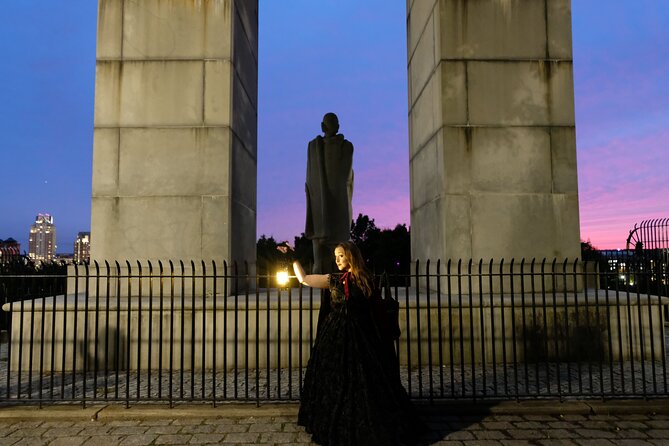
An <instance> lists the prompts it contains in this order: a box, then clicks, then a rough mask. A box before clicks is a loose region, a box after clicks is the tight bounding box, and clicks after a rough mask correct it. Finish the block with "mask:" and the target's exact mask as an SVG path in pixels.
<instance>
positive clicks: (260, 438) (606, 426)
mask: <svg viewBox="0 0 669 446" xmlns="http://www.w3.org/2000/svg"><path fill="white" fill-rule="evenodd" d="M636 404H637V405H636V406H635V410H633V411H630V410H622V411H613V412H612V413H611V411H610V410H608V409H604V410H599V411H597V412H601V413H600V414H597V413H593V412H592V411H587V410H562V409H568V408H569V407H570V406H569V405H566V406H564V407H562V406H561V403H555V402H545V403H543V404H540V405H538V406H537V405H533V406H529V407H525V409H522V408H521V410H520V411H519V410H505V409H504V407H501V408H499V407H498V408H497V409H496V410H492V411H490V412H492V413H484V412H486V411H485V410H484V411H483V412H481V413H473V412H471V411H466V410H465V411H464V412H465V413H470V414H468V415H464V414H463V415H457V414H455V413H454V412H457V411H458V410H457V406H454V405H451V406H450V407H441V408H425V407H423V408H421V411H422V412H423V416H424V419H425V420H426V422H427V424H428V426H429V428H430V431H429V433H428V434H427V435H426V436H425V438H423V439H422V441H421V443H420V444H433V445H480V446H487V445H490V446H498V445H501V446H507V445H508V446H516V445H518V446H522V445H540V446H553V445H576V446H588V445H592V446H604V445H609V446H610V445H654V446H660V445H669V402H666V401H665V402H662V401H659V402H658V401H655V402H653V403H652V404H651V403H649V404H650V405H649V406H645V404H646V403H644V402H641V403H640V404H639V403H636ZM270 406H271V405H270ZM509 407H513V406H509ZM571 407H572V408H573V406H571ZM643 407H647V408H648V410H649V412H648V413H645V414H644V413H640V412H644V411H643V410H639V408H643ZM274 408H275V409H276V410H272V409H270V411H267V410H262V408H260V409H257V411H256V409H255V408H253V407H251V408H246V409H243V410H241V411H239V410H227V409H225V408H218V409H217V408H212V407H201V408H199V409H198V408H194V409H191V410H188V411H186V412H184V411H182V410H180V409H178V408H177V409H166V410H165V409H164V408H160V409H157V410H155V411H153V412H151V411H150V410H149V411H148V412H147V411H146V410H139V411H134V409H133V408H131V409H123V408H122V407H120V406H116V407H111V410H110V411H108V413H107V412H106V409H102V410H98V409H81V408H75V407H72V406H70V407H61V408H60V409H63V410H58V411H55V409H59V408H53V407H52V408H46V409H42V410H33V411H28V412H27V411H26V410H25V409H21V408H16V407H3V408H0V432H2V433H3V436H2V437H1V438H0V445H12V446H15V445H50V446H56V445H66V446H77V445H104V446H114V445H205V444H226V445H227V444H236V445H246V444H263V445H278V444H282V445H286V444H313V443H311V442H310V437H309V435H308V434H306V433H305V432H304V430H303V428H301V427H300V426H298V425H297V424H296V412H297V405H294V404H289V405H274ZM658 408H659V412H652V410H657V409H658ZM217 411H218V412H217ZM551 412H555V414H551ZM558 412H564V413H562V414H560V413H558Z"/></svg>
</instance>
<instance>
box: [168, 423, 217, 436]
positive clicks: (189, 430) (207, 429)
mask: <svg viewBox="0 0 669 446" xmlns="http://www.w3.org/2000/svg"><path fill="white" fill-rule="evenodd" d="M175 427H181V431H179V433H181V434H211V433H212V432H214V431H215V430H216V426H214V425H212V424H198V425H192V426H191V425H189V426H175Z"/></svg>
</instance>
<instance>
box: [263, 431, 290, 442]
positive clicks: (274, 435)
mask: <svg viewBox="0 0 669 446" xmlns="http://www.w3.org/2000/svg"><path fill="white" fill-rule="evenodd" d="M260 442H261V443H269V444H293V443H295V434H294V433H292V432H262V433H261V434H260Z"/></svg>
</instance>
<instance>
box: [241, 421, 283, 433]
mask: <svg viewBox="0 0 669 446" xmlns="http://www.w3.org/2000/svg"><path fill="white" fill-rule="evenodd" d="M281 428H282V426H281V425H280V424H274V423H257V424H251V425H250V426H249V432H281Z"/></svg>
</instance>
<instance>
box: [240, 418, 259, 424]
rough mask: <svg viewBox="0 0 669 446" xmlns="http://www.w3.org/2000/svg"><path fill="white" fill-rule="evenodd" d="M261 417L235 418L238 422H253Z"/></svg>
mask: <svg viewBox="0 0 669 446" xmlns="http://www.w3.org/2000/svg"><path fill="white" fill-rule="evenodd" d="M260 420H261V419H260V418H259V417H244V418H240V419H239V420H237V422H238V423H239V424H253V423H258V422H259V421H260Z"/></svg>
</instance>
